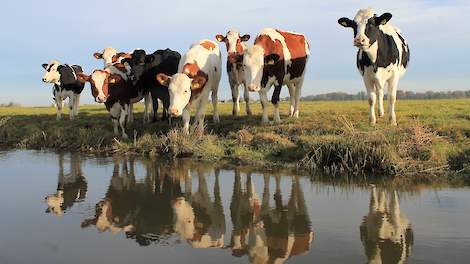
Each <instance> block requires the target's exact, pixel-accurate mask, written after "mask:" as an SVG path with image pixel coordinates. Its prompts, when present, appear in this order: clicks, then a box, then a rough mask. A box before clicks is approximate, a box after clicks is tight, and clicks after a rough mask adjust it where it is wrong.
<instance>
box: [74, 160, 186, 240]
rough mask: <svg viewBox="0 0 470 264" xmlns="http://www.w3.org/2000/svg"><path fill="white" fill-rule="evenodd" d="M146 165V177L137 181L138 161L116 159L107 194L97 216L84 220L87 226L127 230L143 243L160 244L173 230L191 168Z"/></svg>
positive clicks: (103, 230)
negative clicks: (175, 207) (176, 205)
mask: <svg viewBox="0 0 470 264" xmlns="http://www.w3.org/2000/svg"><path fill="white" fill-rule="evenodd" d="M144 165H145V166H146V176H145V179H144V180H143V181H136V175H135V169H134V168H135V162H134V160H132V159H131V160H129V161H127V160H125V161H123V162H120V161H117V160H116V161H115V164H114V170H113V176H112V177H111V182H110V185H109V188H108V191H107V192H106V196H105V198H104V199H103V200H102V201H101V202H99V203H98V204H97V205H96V213H95V216H94V217H93V218H90V219H86V220H84V221H83V222H82V227H83V228H85V227H88V226H90V225H94V226H96V228H97V230H98V231H99V232H105V231H110V232H112V233H119V232H124V233H125V234H126V237H127V238H129V239H134V240H135V241H136V242H137V243H138V244H139V245H142V246H147V245H150V244H151V243H159V242H160V241H162V237H164V236H167V235H169V234H171V233H172V229H173V209H172V206H171V204H172V201H173V200H177V199H178V198H179V197H183V192H182V189H181V185H180V180H184V178H185V174H184V170H186V175H187V167H184V166H179V167H178V168H179V169H168V168H166V167H164V166H156V164H155V163H146V164H144Z"/></svg>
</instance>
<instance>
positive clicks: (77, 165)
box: [44, 153, 88, 216]
mask: <svg viewBox="0 0 470 264" xmlns="http://www.w3.org/2000/svg"><path fill="white" fill-rule="evenodd" d="M81 166H82V160H81V158H80V155H78V154H76V153H72V154H70V171H69V172H68V173H65V172H64V154H62V153H61V154H59V175H58V183H57V192H56V193H54V194H50V195H47V196H46V197H45V198H44V200H45V202H46V204H47V209H46V212H47V213H53V214H54V215H56V216H62V215H63V214H64V212H65V211H66V210H68V209H69V208H71V207H72V206H73V205H74V204H75V203H78V202H82V201H84V200H85V197H86V193H87V189H88V184H87V181H86V179H85V177H84V175H83V172H82V167H81Z"/></svg>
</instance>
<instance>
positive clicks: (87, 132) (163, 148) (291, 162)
mask: <svg viewBox="0 0 470 264" xmlns="http://www.w3.org/2000/svg"><path fill="white" fill-rule="evenodd" d="M251 105H252V110H253V112H254V116H251V117H247V116H245V114H244V107H243V104H241V106H242V109H241V111H240V113H241V114H240V116H237V117H233V116H232V115H231V112H232V104H231V103H221V104H219V111H220V114H221V117H220V120H221V122H220V124H214V123H213V122H212V112H211V107H210V106H208V109H207V112H206V113H207V115H206V124H207V125H206V130H205V131H206V132H205V134H204V135H201V134H197V133H192V134H191V135H185V134H184V133H182V132H181V130H179V129H178V128H175V127H177V126H180V124H181V120H180V119H177V120H176V121H175V122H174V124H173V126H172V127H169V126H168V125H167V124H166V123H164V122H157V123H153V124H148V125H145V126H144V125H143V124H142V114H141V112H142V105H138V106H137V107H136V108H135V109H136V110H137V111H136V112H137V114H136V115H135V117H136V120H135V122H134V124H131V125H129V126H128V129H127V131H128V134H129V137H130V139H129V140H127V141H122V140H120V139H119V138H114V136H113V134H112V125H111V121H110V118H109V116H108V113H107V112H106V110H105V109H104V107H103V106H101V105H85V106H81V108H80V114H79V116H78V118H77V119H76V120H74V121H70V120H68V115H67V112H65V114H64V115H63V119H62V120H61V121H56V120H55V109H54V108H52V107H11V108H0V146H1V147H3V148H32V149H41V148H51V149H66V150H78V151H82V152H87V153H106V154H110V153H119V154H137V155H150V156H164V157H171V158H178V157H193V158H194V159H200V160H209V161H220V162H222V161H224V162H230V163H233V164H246V165H256V166H264V167H266V166H267V167H270V168H276V167H290V168H297V169H300V170H307V171H310V172H312V173H320V172H321V173H327V174H328V175H335V177H336V175H347V176H348V177H351V176H354V175H356V176H355V177H363V176H364V175H369V176H373V177H376V178H383V177H392V176H393V177H394V178H395V179H397V180H400V181H404V182H407V181H410V180H411V181H418V180H423V179H424V180H427V181H433V182H435V181H441V180H443V179H448V178H449V177H444V176H450V177H452V179H455V178H459V179H460V176H461V175H468V173H469V170H470V169H469V166H470V161H469V160H468V159H469V154H468V153H469V151H470V150H469V149H470V100H469V99H453V100H426V101H425V100H417V101H411V100H410V101H408V100H403V101H399V102H398V103H397V106H396V109H397V120H398V126H397V127H392V126H390V125H389V124H388V121H387V118H386V117H384V118H378V123H377V125H376V126H370V125H369V124H368V121H367V120H368V118H367V110H368V106H367V102H365V101H341V102H338V101H324V102H302V104H301V114H300V118H299V119H292V118H288V117H287V112H288V107H289V106H288V104H287V103H282V104H281V106H280V109H281V119H282V124H280V125H275V124H272V123H271V124H269V125H261V123H260V119H261V116H260V114H261V109H260V105H259V102H252V103H251ZM272 110H273V108H272V106H270V108H269V113H270V118H271V119H272V116H271V115H272ZM443 175H444V176H443Z"/></svg>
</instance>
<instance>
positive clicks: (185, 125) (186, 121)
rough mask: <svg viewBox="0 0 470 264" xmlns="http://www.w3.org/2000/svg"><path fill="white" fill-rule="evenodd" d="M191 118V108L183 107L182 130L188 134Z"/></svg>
mask: <svg viewBox="0 0 470 264" xmlns="http://www.w3.org/2000/svg"><path fill="white" fill-rule="evenodd" d="M190 119H191V109H190V108H189V107H185V108H184V109H183V130H184V132H185V133H186V134H189V120H190Z"/></svg>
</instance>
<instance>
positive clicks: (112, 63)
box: [93, 47, 152, 123]
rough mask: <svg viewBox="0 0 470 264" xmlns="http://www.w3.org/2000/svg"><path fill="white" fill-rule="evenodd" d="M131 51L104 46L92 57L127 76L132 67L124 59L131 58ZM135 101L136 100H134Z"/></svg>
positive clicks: (146, 119) (147, 101)
mask: <svg viewBox="0 0 470 264" xmlns="http://www.w3.org/2000/svg"><path fill="white" fill-rule="evenodd" d="M132 54H133V53H127V52H118V51H117V49H115V48H113V47H106V48H104V49H103V51H102V52H95V53H94V54H93V57H95V59H98V60H103V63H104V66H103V69H107V68H109V69H110V70H111V71H112V72H116V71H121V72H124V73H125V74H126V75H127V76H128V77H130V76H131V72H132V69H131V67H130V66H129V64H127V63H125V62H124V61H125V59H129V60H130V59H132ZM151 101H152V100H151V97H150V93H149V94H148V95H147V96H146V97H145V98H144V123H147V122H149V121H150V114H149V111H148V109H149V105H150V102H151ZM136 103H137V102H136ZM127 121H128V122H129V123H132V122H134V110H133V104H131V105H130V106H129V114H128V120H127Z"/></svg>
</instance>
